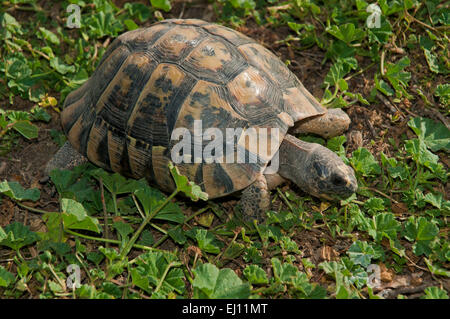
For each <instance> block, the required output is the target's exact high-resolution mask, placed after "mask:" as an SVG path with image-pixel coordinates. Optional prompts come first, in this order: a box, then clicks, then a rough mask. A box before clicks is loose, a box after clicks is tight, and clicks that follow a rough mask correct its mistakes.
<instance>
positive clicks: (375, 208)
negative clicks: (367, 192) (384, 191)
mask: <svg viewBox="0 0 450 319" xmlns="http://www.w3.org/2000/svg"><path fill="white" fill-rule="evenodd" d="M364 208H365V209H366V210H367V211H368V212H369V213H370V214H371V215H374V214H375V213H376V212H379V211H383V210H386V205H385V202H384V200H383V199H381V198H378V197H372V198H369V199H368V200H366V201H365V203H364Z"/></svg>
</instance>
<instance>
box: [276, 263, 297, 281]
mask: <svg viewBox="0 0 450 319" xmlns="http://www.w3.org/2000/svg"><path fill="white" fill-rule="evenodd" d="M270 261H271V262H272V267H273V275H274V276H275V278H276V279H277V280H278V281H280V282H281V283H284V284H289V283H292V282H293V281H294V280H295V278H296V277H297V272H298V269H297V267H295V266H294V265H292V264H289V263H283V264H282V263H281V262H280V260H279V259H278V258H276V257H274V258H272V259H271V260H270Z"/></svg>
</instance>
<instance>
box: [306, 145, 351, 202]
mask: <svg viewBox="0 0 450 319" xmlns="http://www.w3.org/2000/svg"><path fill="white" fill-rule="evenodd" d="M319 146H320V145H319ZM306 166H308V167H309V168H308V170H307V172H306V176H305V180H306V183H305V182H302V188H303V189H304V190H305V191H307V192H308V193H310V194H311V195H314V196H317V197H321V198H325V199H327V200H339V199H345V198H347V197H349V196H350V195H352V194H353V193H354V192H356V189H357V188H358V184H357V182H356V177H355V172H354V171H353V168H351V167H350V166H348V165H346V164H345V163H344V162H343V161H342V159H341V158H340V157H339V156H337V155H336V154H335V153H333V152H332V151H330V150H329V149H327V148H326V147H323V146H320V147H316V148H315V149H314V150H313V151H312V152H311V154H310V158H309V163H307V164H306ZM308 172H309V173H308Z"/></svg>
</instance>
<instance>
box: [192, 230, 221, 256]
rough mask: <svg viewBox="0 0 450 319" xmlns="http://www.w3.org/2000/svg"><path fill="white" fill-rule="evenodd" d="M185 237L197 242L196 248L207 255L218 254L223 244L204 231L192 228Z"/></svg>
mask: <svg viewBox="0 0 450 319" xmlns="http://www.w3.org/2000/svg"><path fill="white" fill-rule="evenodd" d="M186 235H187V236H188V237H190V238H192V239H195V240H196V241H197V244H198V247H199V248H200V249H201V250H202V251H204V252H207V253H211V254H218V253H220V250H221V248H222V247H223V243H222V242H221V241H219V240H217V239H216V237H215V236H214V235H213V234H212V233H211V232H209V231H207V230H206V229H200V228H193V229H191V230H188V231H187V232H186Z"/></svg>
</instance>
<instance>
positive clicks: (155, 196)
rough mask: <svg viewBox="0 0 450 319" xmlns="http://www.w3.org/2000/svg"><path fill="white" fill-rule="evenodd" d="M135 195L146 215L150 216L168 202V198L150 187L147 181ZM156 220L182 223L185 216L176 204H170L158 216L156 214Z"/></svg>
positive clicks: (141, 184)
mask: <svg viewBox="0 0 450 319" xmlns="http://www.w3.org/2000/svg"><path fill="white" fill-rule="evenodd" d="M134 194H135V195H136V197H137V198H138V199H139V202H140V203H141V204H142V207H143V208H144V212H145V214H146V215H149V214H150V213H151V212H153V211H154V210H156V209H157V208H158V207H160V206H161V205H162V204H163V203H164V201H165V200H166V196H164V195H163V194H162V193H161V192H160V191H159V190H157V189H154V188H152V187H150V186H148V185H147V184H146V182H145V181H144V182H141V183H140V186H139V187H138V188H137V189H136V190H135V191H134ZM154 218H156V219H161V220H168V221H172V222H175V223H182V222H183V221H184V218H185V216H184V214H183V212H182V210H181V208H180V207H179V206H178V205H177V204H176V203H173V202H169V203H167V205H166V206H164V207H163V208H162V209H161V210H160V211H159V212H158V214H156V216H155V217H154Z"/></svg>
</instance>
